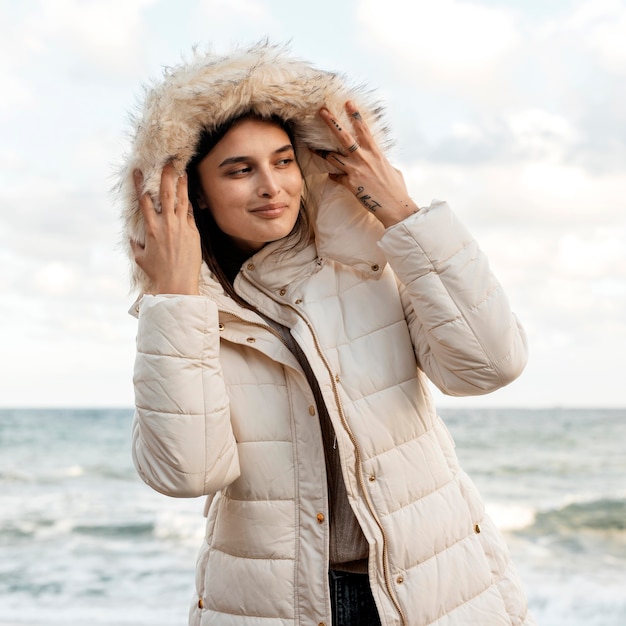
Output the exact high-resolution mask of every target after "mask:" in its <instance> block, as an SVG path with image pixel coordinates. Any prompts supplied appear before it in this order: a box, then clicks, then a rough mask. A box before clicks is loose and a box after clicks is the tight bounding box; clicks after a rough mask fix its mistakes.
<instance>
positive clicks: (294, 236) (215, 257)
mask: <svg viewBox="0 0 626 626" xmlns="http://www.w3.org/2000/svg"><path fill="white" fill-rule="evenodd" d="M248 118H252V119H258V120H261V121H264V122H269V123H272V124H276V125H277V126H279V127H280V128H281V129H282V130H284V131H285V133H286V134H287V136H288V137H289V140H290V141H291V144H292V145H293V146H294V148H295V143H294V132H293V127H292V125H291V124H290V123H289V122H288V121H286V120H283V119H282V118H280V117H278V116H276V115H272V116H270V117H262V116H260V115H258V114H256V113H254V112H246V113H243V114H242V115H238V116H236V117H234V118H232V119H230V120H228V121H227V122H225V123H223V124H221V125H220V126H218V127H217V128H216V129H214V130H211V131H209V130H205V131H203V132H202V133H201V135H200V138H199V139H198V142H197V144H196V149H195V153H194V156H193V157H192V159H191V160H190V161H189V163H188V165H187V176H188V181H189V201H190V202H191V205H192V207H193V215H194V218H195V221H196V225H197V227H198V231H199V232H200V243H201V246H202V258H203V259H204V261H205V263H206V264H207V265H208V266H209V269H210V270H211V272H213V274H214V276H215V277H216V278H217V280H218V281H219V283H220V284H221V285H222V287H223V289H224V291H225V292H226V293H227V294H228V295H229V296H230V297H231V298H232V299H233V300H235V302H237V303H238V304H240V305H241V306H243V307H246V308H253V307H251V306H250V304H248V303H247V302H246V301H245V300H243V299H242V298H241V297H240V296H239V295H238V294H237V293H236V291H235V289H234V286H233V283H234V280H235V277H236V276H237V273H238V272H239V270H240V268H241V266H242V265H243V263H244V262H245V261H246V259H247V258H248V257H249V256H250V254H249V253H244V252H243V251H242V250H241V249H239V248H238V247H237V246H236V245H235V244H234V242H233V240H232V239H231V238H230V237H229V236H228V235H227V234H226V233H224V232H223V231H222V230H221V229H220V227H219V226H218V225H217V223H216V222H215V219H214V218H213V215H212V214H211V211H210V209H207V208H200V198H201V197H202V184H201V181H200V175H199V172H198V166H199V164H200V162H201V161H202V160H203V159H204V157H206V156H207V154H209V152H211V150H213V148H214V147H215V146H216V145H217V144H218V142H219V141H220V140H221V139H223V137H224V135H226V133H227V132H228V131H229V130H230V129H231V128H232V127H233V126H234V125H235V124H236V123H237V122H239V121H240V120H243V119H248ZM296 163H297V157H296ZM298 167H300V165H299V163H298ZM303 184H305V185H306V183H305V182H304V179H303ZM311 236H312V235H311V229H310V225H309V220H308V217H307V212H306V207H305V204H304V199H303V198H300V211H299V213H298V218H297V219H296V223H295V224H294V227H293V229H292V230H291V232H290V233H289V235H287V236H286V237H285V245H284V246H281V248H280V249H279V250H278V251H277V252H285V251H288V250H292V249H298V248H302V247H304V246H306V245H307V244H308V243H309V241H310V240H311Z"/></svg>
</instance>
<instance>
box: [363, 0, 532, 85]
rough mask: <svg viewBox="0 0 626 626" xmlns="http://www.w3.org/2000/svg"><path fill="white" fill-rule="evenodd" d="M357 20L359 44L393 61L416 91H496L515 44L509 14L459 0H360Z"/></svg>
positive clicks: (516, 38)
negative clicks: (418, 89) (383, 0)
mask: <svg viewBox="0 0 626 626" xmlns="http://www.w3.org/2000/svg"><path fill="white" fill-rule="evenodd" d="M357 19H358V21H359V23H360V25H361V26H362V28H363V32H362V33H361V41H362V42H363V43H365V44H367V45H368V47H370V46H372V44H373V45H375V47H376V48H377V50H379V51H380V52H381V53H382V54H384V55H385V56H390V57H392V58H395V59H396V60H397V62H398V63H401V65H402V68H403V70H402V71H403V75H404V78H405V80H407V81H411V82H412V83H414V84H416V85H419V86H420V87H429V86H436V87H437V88H438V89H452V90H455V91H456V90H458V89H459V88H465V89H466V88H467V87H470V88H471V90H472V91H473V92H474V93H475V94H476V95H479V92H480V90H481V89H485V88H487V87H489V86H491V87H494V86H495V87H496V89H497V90H500V89H499V88H498V87H497V86H496V85H495V83H497V82H498V81H500V80H502V79H504V78H505V74H504V72H505V67H506V62H507V60H509V59H510V56H511V54H512V53H513V52H514V51H515V50H516V49H517V47H518V45H519V43H520V33H519V32H518V28H517V25H516V21H515V13H514V12H512V11H511V10H507V9H497V8H492V7H487V6H484V5H481V4H479V3H468V2H462V1H459V0H438V1H437V2H432V1H431V0H415V1H414V2H410V3H407V2H404V1H403V0H388V1H387V2H378V1H377V0H361V2H359V3H358V8H357Z"/></svg>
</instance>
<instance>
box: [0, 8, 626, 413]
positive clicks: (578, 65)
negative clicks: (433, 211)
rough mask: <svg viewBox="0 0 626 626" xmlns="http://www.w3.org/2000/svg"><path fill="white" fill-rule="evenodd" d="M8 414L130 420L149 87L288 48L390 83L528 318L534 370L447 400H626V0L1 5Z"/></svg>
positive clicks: (442, 185)
mask: <svg viewBox="0 0 626 626" xmlns="http://www.w3.org/2000/svg"><path fill="white" fill-rule="evenodd" d="M0 17H1V19H0V81H1V82H2V85H3V88H2V97H1V98H0V355H1V357H0V406H3V407H24V406H48V407H104V406H115V407H118V406H121V407H124V406H128V407H130V406H132V405H133V389H132V369H133V360H134V340H135V332H136V320H135V319H134V318H132V317H131V316H130V315H128V314H127V311H128V309H129V307H130V305H131V304H132V302H133V300H134V296H133V294H131V293H130V291H129V283H128V261H127V259H126V258H125V257H124V256H123V254H122V252H121V251H120V247H119V239H120V221H119V218H118V214H119V206H117V205H116V203H115V202H114V199H113V197H112V194H111V188H112V185H113V183H114V180H115V171H116V167H118V166H119V164H120V162H121V159H122V158H123V154H124V152H125V150H126V148H127V145H128V143H127V142H128V132H129V130H130V127H129V121H128V114H129V112H130V111H132V110H133V109H134V108H135V107H136V105H137V103H138V101H139V99H140V97H141V94H142V84H143V83H145V82H146V81H148V80H150V79H153V78H156V77H158V76H159V75H160V74H161V71H162V68H163V67H165V66H170V65H176V64H178V63H179V62H180V61H181V59H182V58H184V57H185V56H186V55H188V54H189V52H190V50H191V48H192V46H194V45H198V46H199V47H200V48H206V47H207V46H209V45H210V46H212V47H213V48H214V49H215V50H217V51H218V52H227V51H228V50H229V49H231V48H232V47H233V46H234V45H237V44H244V45H245V44H249V43H253V42H255V41H258V40H260V39H261V38H264V37H269V38H270V40H272V41H275V42H278V43H286V42H290V45H291V49H292V50H293V53H294V54H295V55H296V56H298V57H301V58H304V59H306V60H308V61H311V62H312V63H314V64H315V65H317V66H319V67H321V68H323V69H327V70H335V71H339V72H342V73H345V74H346V75H347V76H348V77H349V78H350V80H352V81H354V82H356V83H365V84H367V85H368V86H369V87H371V88H373V89H376V90H377V92H378V95H379V98H380V99H381V100H382V102H383V103H384V104H385V107H386V110H387V116H388V120H389V121H390V123H391V126H392V132H393V136H394V138H395V140H396V145H395V147H394V148H393V149H392V151H391V152H390V158H391V160H392V161H393V162H394V164H395V165H396V166H397V167H399V168H400V169H401V170H402V171H403V173H404V175H405V179H406V181H407V184H408V187H409V190H410V192H411V194H412V196H413V198H414V199H415V200H416V202H417V203H418V204H419V205H425V204H429V203H430V201H431V200H432V199H433V198H438V199H445V200H447V201H448V202H449V203H450V205H451V206H452V208H453V209H454V210H455V212H456V213H457V214H458V216H459V217H460V218H461V219H462V221H464V222H465V224H466V225H467V226H468V227H469V229H470V230H471V232H472V233H473V234H474V235H475V237H476V238H477V239H478V241H479V242H480V244H481V247H482V248H483V250H484V251H485V252H486V253H487V255H488V257H489V259H490V262H491V265H492V268H493V270H494V272H495V273H496V275H497V276H498V278H499V279H500V281H501V282H502V284H503V285H504V287H505V290H506V292H507V294H508V296H509V299H510V301H511V304H512V307H513V309H514V310H515V312H516V314H517V315H518V317H519V318H520V319H521V321H522V323H523V324H524V326H525V328H526V331H527V333H528V337H529V341H530V360H529V363H528V366H527V368H526V370H525V372H524V373H523V374H522V376H521V377H520V378H519V379H518V380H517V381H515V382H514V383H512V384H511V385H509V386H508V387H506V388H504V389H502V390H499V391H497V392H495V393H493V394H490V395H488V396H483V397H480V398H446V397H444V396H442V395H441V394H439V393H438V392H436V394H435V395H436V399H437V401H438V403H439V405H440V406H452V407H455V406H456V407H472V406H485V407H492V406H502V407H557V406H563V407H576V406H579V407H589V406H599V407H617V406H622V407H623V406H626V391H625V389H626V383H625V382H624V379H625V376H624V375H625V374H626V368H625V367H624V361H625V358H624V354H625V352H626V350H625V349H626V0H551V1H550V2H545V1H544V0H524V1H522V0H518V1H517V2H514V1H511V0H476V1H471V2H470V1H464V0H437V2H433V1H432V0H428V1H424V0H412V1H411V2H410V3H408V2H406V1H405V0H385V1H384V2H382V1H375V0H343V1H342V2H337V1H336V0H335V1H333V2H330V1H327V0H317V1H316V2H312V3H295V2H292V1H289V2H288V1H286V0H238V1H237V2H232V1H230V0H180V1H176V2H174V1H164V0H48V1H46V0H40V1H36V0H15V1H10V0H0Z"/></svg>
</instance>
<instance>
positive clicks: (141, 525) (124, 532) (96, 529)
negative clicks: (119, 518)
mask: <svg viewBox="0 0 626 626" xmlns="http://www.w3.org/2000/svg"><path fill="white" fill-rule="evenodd" d="M73 530H74V532H75V533H77V534H79V535H92V536H97V537H133V538H138V537H146V536H152V534H153V533H154V524H153V523H152V522H132V523H127V524H80V525H77V526H74V529H73Z"/></svg>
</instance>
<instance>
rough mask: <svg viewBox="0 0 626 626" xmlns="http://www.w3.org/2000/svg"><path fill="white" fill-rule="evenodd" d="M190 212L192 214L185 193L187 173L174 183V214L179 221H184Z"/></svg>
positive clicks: (186, 193) (187, 195)
mask: <svg viewBox="0 0 626 626" xmlns="http://www.w3.org/2000/svg"><path fill="white" fill-rule="evenodd" d="M190 211H191V213H192V214H193V210H192V208H191V203H190V202H189V194H188V191H187V173H186V172H185V173H184V174H183V175H182V176H179V177H178V180H177V181H176V214H177V215H178V216H179V217H180V218H181V219H184V218H185V217H186V216H188V215H189V212H190Z"/></svg>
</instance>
